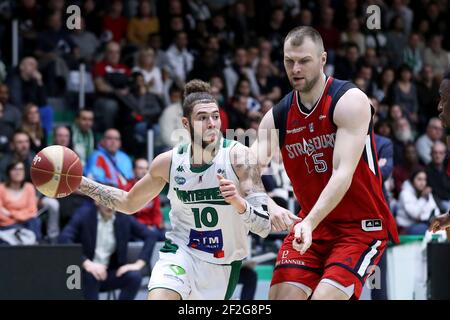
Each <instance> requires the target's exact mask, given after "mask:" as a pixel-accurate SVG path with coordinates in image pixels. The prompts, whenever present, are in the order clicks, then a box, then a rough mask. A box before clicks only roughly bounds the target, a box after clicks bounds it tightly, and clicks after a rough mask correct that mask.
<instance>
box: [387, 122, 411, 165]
mask: <svg viewBox="0 0 450 320" xmlns="http://www.w3.org/2000/svg"><path fill="white" fill-rule="evenodd" d="M413 141H414V135H413V131H412V129H411V124H410V123H409V121H408V119H406V118H405V117H401V118H400V119H398V120H396V121H395V123H394V138H393V141H392V142H393V143H394V162H395V163H396V164H397V163H404V159H405V152H404V151H405V146H406V145H407V144H408V143H410V142H413Z"/></svg>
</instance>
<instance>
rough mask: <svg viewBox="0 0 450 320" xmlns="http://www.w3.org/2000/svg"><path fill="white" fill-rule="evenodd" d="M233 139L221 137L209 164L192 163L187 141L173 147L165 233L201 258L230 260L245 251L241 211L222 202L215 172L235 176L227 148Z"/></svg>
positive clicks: (234, 180) (246, 251) (246, 242)
mask: <svg viewBox="0 0 450 320" xmlns="http://www.w3.org/2000/svg"><path fill="white" fill-rule="evenodd" d="M236 143H238V142H236V141H230V140H227V139H222V140H221V143H220V149H219V151H218V153H217V154H216V156H215V157H214V159H213V161H212V162H211V163H210V164H207V165H204V166H202V167H192V165H191V162H190V159H191V145H190V144H185V145H180V146H179V147H175V148H174V149H173V153H172V163H171V167H170V178H169V193H168V198H169V200H170V204H171V210H170V213H169V216H170V222H171V225H172V230H171V231H170V232H168V233H167V235H166V237H167V238H168V239H170V240H172V242H174V243H175V244H177V245H178V246H180V247H183V248H184V249H186V250H187V251H189V252H190V253H192V254H193V255H194V256H196V257H198V258H199V259H201V260H203V261H207V262H210V263H215V264H230V263H232V262H233V261H236V260H242V259H244V258H245V257H246V256H247V255H248V252H249V248H248V240H247V235H248V232H249V229H248V227H247V226H245V224H244V222H243V219H242V215H240V214H239V213H238V212H237V211H236V209H234V207H233V206H231V205H230V204H228V203H226V202H225V200H224V198H223V197H222V195H221V193H220V190H219V181H218V179H217V174H218V173H219V174H221V175H222V176H224V177H225V178H226V179H229V180H232V181H233V182H234V183H235V185H236V186H237V187H238V186H239V180H238V177H237V176H236V174H235V172H234V169H233V167H232V165H231V160H230V150H231V147H232V146H234V145H235V144H236Z"/></svg>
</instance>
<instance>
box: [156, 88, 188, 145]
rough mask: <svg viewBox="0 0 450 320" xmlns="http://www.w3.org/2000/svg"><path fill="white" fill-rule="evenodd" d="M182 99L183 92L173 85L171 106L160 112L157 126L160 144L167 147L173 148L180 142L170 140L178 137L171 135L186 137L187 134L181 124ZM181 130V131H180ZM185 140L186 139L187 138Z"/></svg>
mask: <svg viewBox="0 0 450 320" xmlns="http://www.w3.org/2000/svg"><path fill="white" fill-rule="evenodd" d="M182 98H183V91H182V89H181V88H180V87H178V86H177V85H176V84H173V85H172V86H171V87H170V101H171V104H170V105H168V106H167V107H166V108H165V109H164V111H163V112H162V115H161V117H160V118H159V126H160V128H161V140H162V143H163V144H164V145H165V146H167V147H170V148H172V147H174V146H175V145H176V144H178V143H179V142H180V141H177V140H172V138H174V139H175V138H177V137H179V136H178V135H176V136H175V135H173V134H174V132H176V133H181V132H183V133H185V134H187V135H188V132H185V131H186V130H185V129H184V127H183V124H182V123H181V118H182V117H183V109H182V107H181V101H182ZM181 130H183V131H181ZM187 135H186V136H185V138H188V136H187Z"/></svg>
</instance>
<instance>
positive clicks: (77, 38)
mask: <svg viewBox="0 0 450 320" xmlns="http://www.w3.org/2000/svg"><path fill="white" fill-rule="evenodd" d="M79 19H80V20H79V21H77V22H79V24H80V28H79V29H78V28H75V29H73V31H72V33H71V34H70V38H71V39H72V41H73V42H74V43H75V45H76V46H77V47H78V48H79V59H81V60H82V61H83V62H84V63H87V64H90V63H92V62H93V61H94V58H95V55H96V53H97V49H98V47H99V46H100V41H99V40H98V39H97V36H96V35H95V34H94V33H92V32H90V31H88V30H86V21H85V19H84V18H83V17H81V16H80V17H79Z"/></svg>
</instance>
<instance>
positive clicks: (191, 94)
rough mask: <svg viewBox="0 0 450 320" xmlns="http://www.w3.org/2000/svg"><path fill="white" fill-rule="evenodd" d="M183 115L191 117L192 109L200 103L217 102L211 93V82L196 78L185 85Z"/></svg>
mask: <svg viewBox="0 0 450 320" xmlns="http://www.w3.org/2000/svg"><path fill="white" fill-rule="evenodd" d="M183 97H184V101H183V116H184V117H187V118H189V117H190V116H191V114H192V110H193V109H194V107H195V106H196V105H197V104H199V103H216V104H217V101H216V99H214V97H213V96H212V95H211V86H210V85H209V83H207V82H205V81H202V80H198V79H194V80H191V81H189V82H188V83H186V85H185V86H184V95H183Z"/></svg>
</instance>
